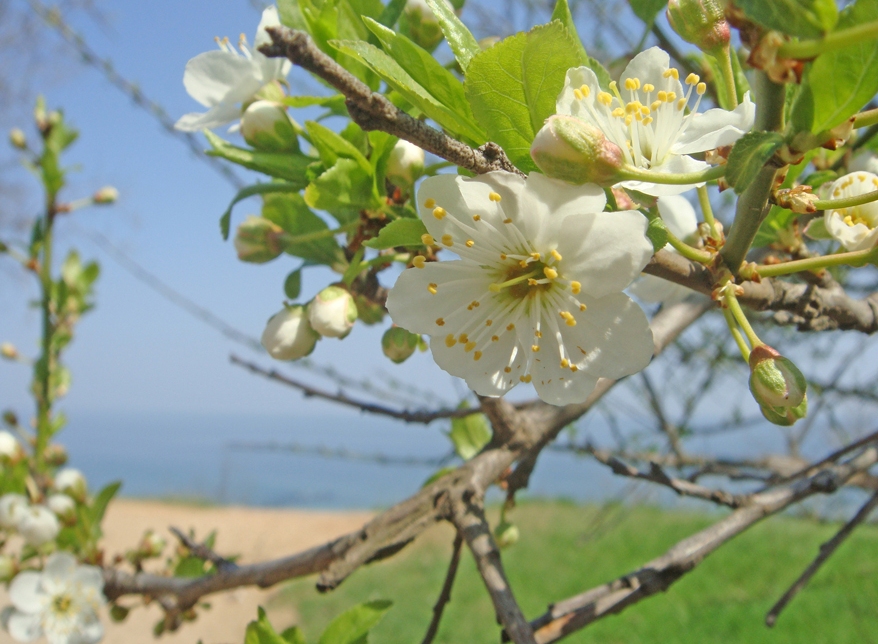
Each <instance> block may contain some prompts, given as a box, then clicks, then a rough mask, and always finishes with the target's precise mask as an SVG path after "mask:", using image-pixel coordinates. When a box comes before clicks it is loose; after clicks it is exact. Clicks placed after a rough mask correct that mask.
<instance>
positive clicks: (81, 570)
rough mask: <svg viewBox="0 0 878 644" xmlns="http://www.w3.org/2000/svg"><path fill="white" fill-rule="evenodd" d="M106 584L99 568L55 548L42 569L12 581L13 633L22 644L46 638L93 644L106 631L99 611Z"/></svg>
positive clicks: (10, 621)
mask: <svg viewBox="0 0 878 644" xmlns="http://www.w3.org/2000/svg"><path fill="white" fill-rule="evenodd" d="M103 587H104V578H103V575H102V574H101V571H100V569H99V568H97V567H95V566H79V565H77V563H76V559H75V558H74V557H73V555H71V554H70V553H67V552H56V553H55V554H53V555H52V556H51V557H49V558H48V560H47V561H46V566H45V568H44V569H43V571H42V572H36V571H31V570H28V571H25V572H22V573H19V574H18V575H17V576H16V577H15V579H13V580H12V584H11V585H10V586H9V599H10V600H11V601H12V605H13V608H14V610H13V611H12V613H11V614H10V615H9V619H8V621H7V623H6V627H7V629H8V630H9V634H10V635H12V637H13V638H14V639H16V640H17V641H19V642H32V641H34V640H36V639H38V638H40V637H43V636H45V637H46V639H48V640H49V642H51V644H95V643H96V642H99V641H100V639H101V637H103V634H104V628H103V625H102V624H101V622H100V620H99V619H98V615H97V612H98V610H99V609H100V607H101V606H102V605H103V604H104V596H103V592H102V591H103Z"/></svg>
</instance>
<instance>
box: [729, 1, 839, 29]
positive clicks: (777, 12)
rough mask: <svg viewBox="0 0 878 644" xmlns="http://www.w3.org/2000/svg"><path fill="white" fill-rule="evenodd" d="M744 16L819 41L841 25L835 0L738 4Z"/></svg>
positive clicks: (764, 25)
mask: <svg viewBox="0 0 878 644" xmlns="http://www.w3.org/2000/svg"><path fill="white" fill-rule="evenodd" d="M735 6H737V7H738V8H739V9H741V11H743V12H744V15H745V16H747V17H748V18H750V20H752V21H753V22H756V23H758V24H760V25H762V26H763V27H768V28H769V29H775V30H777V31H782V32H783V33H785V34H789V35H791V36H799V37H802V38H819V37H820V36H822V35H823V34H825V33H826V32H827V31H832V28H833V27H835V24H836V23H837V22H838V7H836V5H835V0H770V1H768V2H766V0H736V2H735Z"/></svg>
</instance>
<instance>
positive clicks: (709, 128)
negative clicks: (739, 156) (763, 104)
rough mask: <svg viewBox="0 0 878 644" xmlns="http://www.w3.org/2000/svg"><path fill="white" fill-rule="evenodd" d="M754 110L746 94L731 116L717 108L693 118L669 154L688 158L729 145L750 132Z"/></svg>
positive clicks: (754, 115) (754, 116)
mask: <svg viewBox="0 0 878 644" xmlns="http://www.w3.org/2000/svg"><path fill="white" fill-rule="evenodd" d="M755 118H756V106H755V105H754V104H753V102H752V101H751V100H750V92H747V93H746V94H744V100H743V101H742V102H741V104H740V105H738V107H736V108H735V109H734V110H732V111H731V112H729V111H727V110H723V109H720V108H714V109H712V110H707V111H706V112H703V113H701V114H695V115H693V116H692V119H691V120H690V121H689V122H688V124H687V126H686V129H685V131H684V132H683V133H682V134H681V135H680V137H679V138H678V139H677V142H676V143H675V144H674V145H673V146H672V147H671V153H672V154H692V153H693V152H704V151H705V150H713V149H714V148H718V147H720V146H722V145H731V144H732V143H734V142H735V141H737V140H738V139H740V138H741V137H742V136H744V134H746V133H747V132H749V131H750V130H751V129H752V128H753V121H754V119H755Z"/></svg>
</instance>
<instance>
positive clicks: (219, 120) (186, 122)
mask: <svg viewBox="0 0 878 644" xmlns="http://www.w3.org/2000/svg"><path fill="white" fill-rule="evenodd" d="M239 118H241V108H240V107H238V106H236V105H232V104H230V103H220V104H219V105H216V106H215V107H212V108H211V109H209V110H208V111H206V112H190V113H189V114H184V115H183V116H181V117H180V120H178V121H177V122H176V123H174V127H175V128H176V129H178V130H182V131H183V132H200V131H201V130H212V129H213V128H215V127H220V126H221V125H225V124H226V123H229V122H230V121H234V120H236V119H239Z"/></svg>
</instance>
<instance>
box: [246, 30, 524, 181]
mask: <svg viewBox="0 0 878 644" xmlns="http://www.w3.org/2000/svg"><path fill="white" fill-rule="evenodd" d="M266 31H267V32H268V35H269V36H271V39H272V41H273V42H272V44H270V45H262V46H261V47H260V48H259V51H260V52H262V53H263V54H264V55H266V56H268V57H270V58H284V57H285V58H288V59H289V60H290V61H292V62H293V63H294V64H296V65H298V66H299V67H302V68H303V69H306V70H307V71H309V72H311V73H312V74H314V75H315V76H317V77H319V78H322V79H323V80H325V81H326V82H327V83H329V84H330V85H332V86H333V87H334V88H335V89H337V90H338V91H339V92H341V93H342V94H344V96H345V99H346V100H345V105H346V106H347V108H348V112H349V113H350V116H351V120H352V121H354V122H355V123H356V124H357V125H359V126H360V127H361V128H363V129H364V130H367V131H369V130H382V131H384V132H388V133H389V134H393V135H394V136H398V137H399V138H401V139H405V140H406V141H409V142H411V143H414V144H415V145H417V146H418V147H421V148H423V149H424V150H426V151H427V152H432V153H433V154H435V155H436V156H438V157H441V158H443V159H445V160H447V161H451V162H452V163H454V164H455V165H457V166H460V167H461V168H466V169H467V170H471V171H472V172H475V173H476V174H484V173H486V172H491V171H493V170H505V171H506V172H513V173H515V174H518V175H522V176H523V173H522V172H521V171H520V170H519V169H518V168H516V167H515V166H514V165H512V163H511V162H510V161H509V159H508V158H507V157H506V153H505V152H503V150H502V148H500V146H498V145H497V144H495V143H486V144H485V145H483V146H482V147H480V148H479V149H478V150H475V149H473V148H471V147H469V146H468V145H466V144H465V143H462V142H461V141H458V140H457V139H454V138H452V137H450V136H448V135H447V134H445V133H444V132H440V131H439V130H436V129H434V128H432V127H430V126H429V125H427V124H426V123H424V122H423V121H419V120H418V119H416V118H413V117H411V116H409V115H408V114H406V113H405V112H403V111H402V110H401V109H399V108H398V107H396V105H394V104H393V103H391V102H390V101H389V100H388V99H387V98H386V97H385V96H383V95H382V94H379V93H378V92H373V91H372V90H371V89H369V86H368V85H366V84H365V83H363V82H362V81H361V80H360V79H358V78H357V77H356V76H354V75H353V74H351V73H350V72H348V71H347V70H346V69H344V67H342V66H341V65H339V64H338V63H337V62H335V61H334V60H333V59H332V58H330V57H329V56H327V55H326V54H325V53H323V52H322V51H320V49H319V48H318V47H317V45H315V44H314V41H313V40H312V39H311V37H310V36H309V35H308V34H307V33H305V32H304V31H297V30H295V29H288V28H287V27H268V28H267V29H266Z"/></svg>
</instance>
